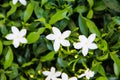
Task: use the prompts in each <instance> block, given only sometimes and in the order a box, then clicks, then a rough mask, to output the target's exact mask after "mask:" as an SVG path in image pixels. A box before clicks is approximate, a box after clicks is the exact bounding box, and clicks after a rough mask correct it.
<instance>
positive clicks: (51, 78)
mask: <svg viewBox="0 0 120 80" xmlns="http://www.w3.org/2000/svg"><path fill="white" fill-rule="evenodd" d="M43 74H44V75H45V76H47V77H46V79H45V80H77V79H78V78H82V77H84V76H85V77H86V79H88V80H89V79H90V78H91V77H93V76H94V72H93V71H91V70H89V69H87V70H86V71H85V73H83V74H81V75H80V76H78V78H77V77H71V78H69V77H68V75H67V74H66V73H64V72H63V73H62V72H60V71H56V72H55V68H54V67H51V69H50V71H43ZM60 76H61V78H60Z"/></svg>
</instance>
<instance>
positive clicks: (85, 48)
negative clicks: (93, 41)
mask: <svg viewBox="0 0 120 80" xmlns="http://www.w3.org/2000/svg"><path fill="white" fill-rule="evenodd" d="M87 53H88V47H86V46H84V47H83V48H82V54H83V56H86V55H87Z"/></svg>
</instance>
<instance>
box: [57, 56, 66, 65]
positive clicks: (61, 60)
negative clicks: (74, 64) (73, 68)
mask: <svg viewBox="0 0 120 80" xmlns="http://www.w3.org/2000/svg"><path fill="white" fill-rule="evenodd" d="M57 62H58V65H59V66H61V67H67V65H68V64H67V62H66V61H64V60H63V59H62V57H58V59H57Z"/></svg>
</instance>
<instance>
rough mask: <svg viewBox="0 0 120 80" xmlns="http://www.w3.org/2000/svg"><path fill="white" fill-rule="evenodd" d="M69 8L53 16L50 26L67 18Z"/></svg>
mask: <svg viewBox="0 0 120 80" xmlns="http://www.w3.org/2000/svg"><path fill="white" fill-rule="evenodd" d="M68 10H69V7H68V8H66V9H64V10H58V11H57V12H56V13H55V14H54V15H53V16H51V18H50V21H49V24H54V23H56V22H57V21H60V20H62V19H64V18H66V17H67V13H68Z"/></svg>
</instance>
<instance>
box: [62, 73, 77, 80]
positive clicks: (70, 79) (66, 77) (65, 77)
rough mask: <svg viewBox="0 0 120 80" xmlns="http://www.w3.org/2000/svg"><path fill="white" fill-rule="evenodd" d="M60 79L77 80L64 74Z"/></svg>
mask: <svg viewBox="0 0 120 80" xmlns="http://www.w3.org/2000/svg"><path fill="white" fill-rule="evenodd" d="M61 77H62V79H61V80H77V78H76V77H71V78H68V75H67V74H66V73H62V76H61Z"/></svg>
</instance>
